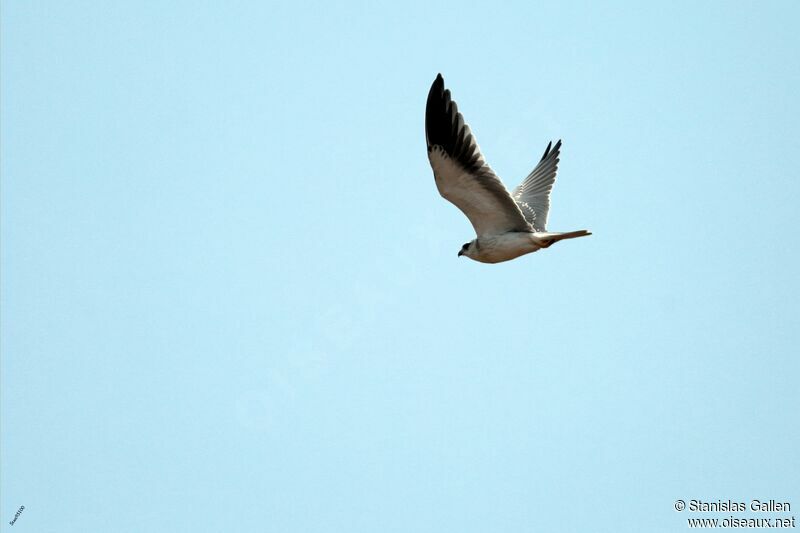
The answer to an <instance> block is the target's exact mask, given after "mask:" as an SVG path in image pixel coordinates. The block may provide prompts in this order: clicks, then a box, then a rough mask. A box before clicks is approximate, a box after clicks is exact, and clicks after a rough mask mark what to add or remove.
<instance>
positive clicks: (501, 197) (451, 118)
mask: <svg viewBox="0 0 800 533" xmlns="http://www.w3.org/2000/svg"><path fill="white" fill-rule="evenodd" d="M425 137H426V140H427V144H428V159H429V161H430V163H431V167H432V168H433V175H434V178H435V180H436V186H437V188H438V189H439V193H440V194H441V195H442V196H443V197H444V198H445V199H447V200H449V201H450V202H452V203H453V204H455V206H456V207H458V208H459V209H461V211H463V212H464V214H465V215H466V216H467V218H469V220H470V222H471V223H472V226H473V227H474V228H475V232H476V233H477V235H478V237H477V238H476V239H474V240H472V241H471V242H468V243H467V244H465V245H464V246H463V247H462V248H461V251H460V252H459V253H458V255H459V256H462V255H466V256H467V257H469V258H470V259H474V260H475V261H480V262H483V263H500V262H502V261H509V260H511V259H515V258H517V257H519V256H521V255H525V254H528V253H531V252H535V251H536V250H539V249H541V248H548V247H549V246H550V245H552V244H553V243H555V242H558V241H560V240H563V239H574V238H576V237H583V236H586V235H591V233H589V232H588V231H586V230H579V231H572V232H567V233H554V232H548V231H546V229H545V225H546V223H547V216H548V212H549V209H550V190H551V189H552V187H553V183H554V182H555V177H556V170H557V165H558V155H559V153H560V149H561V141H558V142H557V143H556V145H555V146H552V143H551V144H549V145H548V146H547V149H546V150H545V152H544V155H543V156H542V159H541V160H540V161H539V164H538V165H537V166H536V168H534V169H533V171H532V172H531V173H530V174H529V175H528V177H527V178H525V179H524V180H523V182H522V183H521V184H520V185H519V186H518V187H517V188H516V189H514V192H513V193H511V194H509V192H508V191H507V190H506V188H505V186H504V185H503V183H502V182H501V181H500V178H498V177H497V175H496V174H495V173H494V171H492V169H491V168H490V167H489V165H487V164H486V162H485V161H484V159H483V154H481V152H480V148H478V144H477V142H476V141H475V137H474V136H473V135H472V132H471V131H470V129H469V126H467V125H466V123H465V122H464V117H463V116H462V115H461V113H459V112H458V107H457V106H456V103H455V102H453V101H452V100H451V98H450V91H449V90H446V89H445V88H444V79H442V75H441V74H440V75H438V76H437V77H436V80H435V81H434V82H433V85H432V86H431V90H430V92H429V93H428V103H427V107H426V110H425Z"/></svg>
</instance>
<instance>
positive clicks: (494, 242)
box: [475, 232, 541, 263]
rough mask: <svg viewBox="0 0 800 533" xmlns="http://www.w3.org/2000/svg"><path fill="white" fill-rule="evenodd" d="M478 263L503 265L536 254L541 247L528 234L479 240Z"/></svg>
mask: <svg viewBox="0 0 800 533" xmlns="http://www.w3.org/2000/svg"><path fill="white" fill-rule="evenodd" d="M477 244H478V246H477V248H478V252H479V253H478V255H477V256H476V257H475V259H476V260H477V261H480V262H482V263H501V262H503V261H509V260H511V259H515V258H517V257H519V256H521V255H525V254H529V253H531V252H535V251H536V250H538V249H539V248H541V246H539V245H538V244H537V243H536V240H535V239H534V238H533V235H532V234H531V233H528V232H509V233H503V234H501V235H492V236H490V237H480V238H479V239H478V243H477Z"/></svg>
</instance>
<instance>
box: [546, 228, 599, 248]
mask: <svg viewBox="0 0 800 533" xmlns="http://www.w3.org/2000/svg"><path fill="white" fill-rule="evenodd" d="M588 235H591V232H589V231H587V230H585V229H581V230H578V231H568V232H566V233H557V232H549V231H547V232H545V231H543V232H536V233H534V236H535V237H536V238H537V239H540V240H542V241H545V242H546V243H547V246H550V245H551V244H553V243H554V242H558V241H563V240H564V239H577V238H578V237H586V236H588Z"/></svg>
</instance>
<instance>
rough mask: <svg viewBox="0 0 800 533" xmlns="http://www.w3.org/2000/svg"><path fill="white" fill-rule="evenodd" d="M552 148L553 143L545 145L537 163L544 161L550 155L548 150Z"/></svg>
mask: <svg viewBox="0 0 800 533" xmlns="http://www.w3.org/2000/svg"><path fill="white" fill-rule="evenodd" d="M552 146H553V141H550V142H549V143H547V148H545V149H544V153H543V154H542V158H541V159H540V160H539V161H544V158H545V157H547V154H549V153H550V148H551V147H552Z"/></svg>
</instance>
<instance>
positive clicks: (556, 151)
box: [511, 141, 561, 231]
mask: <svg viewBox="0 0 800 533" xmlns="http://www.w3.org/2000/svg"><path fill="white" fill-rule="evenodd" d="M551 148H552V149H551ZM560 154H561V141H558V142H557V143H556V145H555V146H553V143H552V142H550V143H548V144H547V148H546V149H545V151H544V155H543V156H542V159H541V160H539V164H538V165H536V168H534V169H533V171H531V173H530V174H528V177H527V178H525V179H524V180H522V183H520V184H519V186H517V188H516V189H514V192H512V193H511V196H512V197H513V198H514V201H515V202H517V205H518V206H519V208H520V209H521V210H522V214H523V215H525V219H526V220H527V221H528V222H530V224H531V226H533V229H535V230H536V231H545V226H547V214H548V212H549V211H550V191H552V190H553V183H555V181H556V171H558V156H559V155H560Z"/></svg>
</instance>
